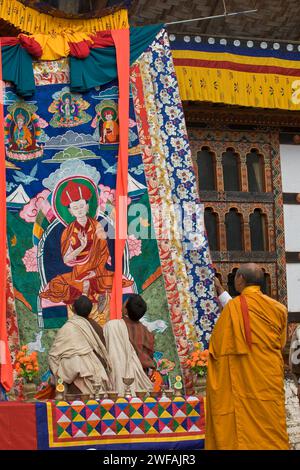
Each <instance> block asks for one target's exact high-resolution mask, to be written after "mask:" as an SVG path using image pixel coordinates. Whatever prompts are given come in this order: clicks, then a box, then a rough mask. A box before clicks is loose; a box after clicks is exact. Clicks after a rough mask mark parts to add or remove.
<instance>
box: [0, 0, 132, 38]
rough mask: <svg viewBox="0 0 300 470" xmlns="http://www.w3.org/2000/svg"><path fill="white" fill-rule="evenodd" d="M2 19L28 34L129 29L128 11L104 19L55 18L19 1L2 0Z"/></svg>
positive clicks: (0, 16)
mask: <svg viewBox="0 0 300 470" xmlns="http://www.w3.org/2000/svg"><path fill="white" fill-rule="evenodd" d="M0 18H1V19H3V20H4V21H7V22H9V23H11V24H12V25H14V26H15V27H16V28H19V29H21V30H22V31H23V32H24V33H27V34H53V35H56V34H60V33H62V32H65V31H70V30H71V31H76V32H84V33H95V32H96V31H105V30H109V29H123V28H128V27H129V23H128V13H127V10H126V9H122V10H119V11H117V12H115V13H113V14H111V15H107V16H104V17H102V18H92V19H87V20H84V19H67V18H55V17H53V16H51V15H46V14H45V13H39V12H38V11H36V10H34V9H33V8H29V7H26V6H25V5H23V4H22V3H20V2H18V1H17V0H0Z"/></svg>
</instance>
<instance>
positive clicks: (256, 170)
mask: <svg viewBox="0 0 300 470" xmlns="http://www.w3.org/2000/svg"><path fill="white" fill-rule="evenodd" d="M247 172H248V190H249V192H251V193H252V192H255V193H258V192H263V191H264V190H265V185H264V163H263V157H262V156H261V155H259V153H258V152H257V150H256V149H252V150H251V152H250V153H248V155H247Z"/></svg>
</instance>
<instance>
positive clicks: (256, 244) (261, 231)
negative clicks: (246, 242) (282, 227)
mask: <svg viewBox="0 0 300 470" xmlns="http://www.w3.org/2000/svg"><path fill="white" fill-rule="evenodd" d="M266 229H267V227H266V217H265V216H264V215H263V214H262V212H261V210H260V209H254V212H253V213H252V214H250V236H251V250H252V251H266V250H267V236H266V235H267V230H266Z"/></svg>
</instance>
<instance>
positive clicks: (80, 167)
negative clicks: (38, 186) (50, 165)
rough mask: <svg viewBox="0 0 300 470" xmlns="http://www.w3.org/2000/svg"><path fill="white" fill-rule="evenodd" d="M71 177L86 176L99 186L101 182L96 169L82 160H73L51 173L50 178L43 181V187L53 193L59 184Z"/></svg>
mask: <svg viewBox="0 0 300 470" xmlns="http://www.w3.org/2000/svg"><path fill="white" fill-rule="evenodd" d="M70 176H73V177H74V178H76V177H77V178H78V177H81V176H85V177H86V178H89V179H90V180H92V181H93V182H94V184H95V185H98V183H99V181H100V173H99V171H97V170H96V168H94V167H92V166H90V165H88V164H86V163H84V162H83V161H82V160H78V159H71V160H67V161H65V162H63V163H62V164H61V165H60V167H59V169H58V170H56V171H54V172H53V173H51V175H49V176H48V178H45V179H43V186H44V187H45V188H48V189H49V190H50V191H53V190H54V188H55V187H56V186H57V184H58V183H59V182H60V181H62V180H64V179H66V178H69V177H70Z"/></svg>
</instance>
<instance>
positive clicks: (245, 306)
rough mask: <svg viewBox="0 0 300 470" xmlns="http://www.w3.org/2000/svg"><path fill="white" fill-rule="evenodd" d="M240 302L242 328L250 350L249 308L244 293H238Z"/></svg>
mask: <svg viewBox="0 0 300 470" xmlns="http://www.w3.org/2000/svg"><path fill="white" fill-rule="evenodd" d="M240 302H241V309H242V315H243V321H244V328H245V335H246V342H247V344H248V347H249V349H250V350H252V337H251V328H250V318H249V309H248V304H247V300H246V297H245V296H244V295H240Z"/></svg>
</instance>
